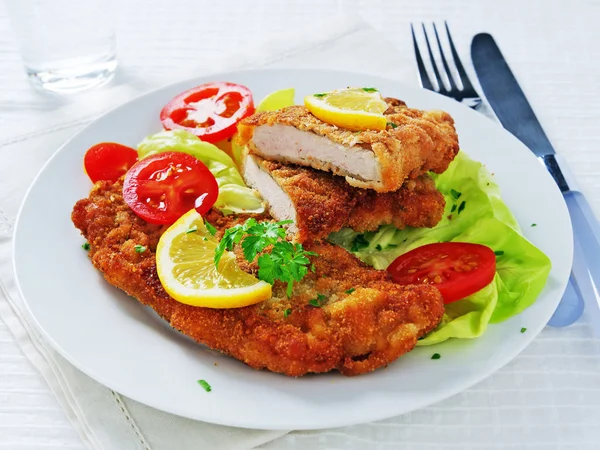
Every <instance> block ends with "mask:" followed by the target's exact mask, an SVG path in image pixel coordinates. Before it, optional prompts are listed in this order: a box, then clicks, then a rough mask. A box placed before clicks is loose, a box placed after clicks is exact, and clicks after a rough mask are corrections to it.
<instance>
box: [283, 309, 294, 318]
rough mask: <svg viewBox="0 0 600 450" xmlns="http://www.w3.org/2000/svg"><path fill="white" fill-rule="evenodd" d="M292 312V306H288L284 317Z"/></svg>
mask: <svg viewBox="0 0 600 450" xmlns="http://www.w3.org/2000/svg"><path fill="white" fill-rule="evenodd" d="M291 313H292V308H288V309H286V310H285V311H283V317H287V316H289V315H290V314H291Z"/></svg>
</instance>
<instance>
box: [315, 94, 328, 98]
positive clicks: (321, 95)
mask: <svg viewBox="0 0 600 450" xmlns="http://www.w3.org/2000/svg"><path fill="white" fill-rule="evenodd" d="M326 95H327V94H313V97H317V98H321V97H325V96H326Z"/></svg>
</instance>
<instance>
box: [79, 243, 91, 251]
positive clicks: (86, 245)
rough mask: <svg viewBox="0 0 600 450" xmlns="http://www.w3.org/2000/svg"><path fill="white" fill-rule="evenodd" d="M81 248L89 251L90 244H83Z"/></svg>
mask: <svg viewBox="0 0 600 450" xmlns="http://www.w3.org/2000/svg"><path fill="white" fill-rule="evenodd" d="M81 248H82V249H84V250H85V251H88V250H89V249H90V243H89V242H86V243H85V244H82V245H81Z"/></svg>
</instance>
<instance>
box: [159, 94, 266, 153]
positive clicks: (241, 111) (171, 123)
mask: <svg viewBox="0 0 600 450" xmlns="http://www.w3.org/2000/svg"><path fill="white" fill-rule="evenodd" d="M211 93H212V95H208V94H211ZM204 95H208V96H207V97H205V96H204ZM228 95H229V96H231V97H230V99H231V100H232V101H233V103H234V107H235V104H236V103H238V101H239V105H238V107H237V108H235V110H234V111H233V113H232V114H231V115H229V113H228V114H227V115H226V116H223V115H219V114H218V112H217V111H216V109H217V108H219V107H220V106H222V105H225V108H226V109H225V110H224V112H228V111H230V109H229V106H230V105H228V104H227V102H226V100H227V96H228ZM211 99H214V101H215V105H214V106H215V111H213V112H212V113H211V114H208V115H207V121H209V122H210V121H212V123H208V124H206V125H203V126H198V125H199V124H198V123H197V122H195V123H194V126H189V125H185V124H183V123H182V122H185V121H187V120H188V116H187V112H188V111H195V110H197V109H195V107H194V103H196V102H194V101H192V100H198V102H201V101H208V102H210V101H211ZM219 100H223V102H221V103H218V102H219ZM190 105H192V106H190ZM254 111H255V108H254V100H253V98H252V92H250V89H248V88H247V87H245V86H242V85H239V84H235V83H228V82H215V83H205V84H201V85H200V86H196V87H195V88H192V89H189V90H187V91H185V92H182V93H181V94H179V95H177V96H175V97H174V98H173V99H172V100H171V101H170V102H169V103H167V104H166V105H165V107H164V108H163V109H162V110H161V112H160V120H161V122H162V124H163V127H164V128H165V129H166V130H176V129H180V130H186V131H189V132H191V133H193V134H195V135H196V136H198V137H199V138H200V139H202V140H203V141H206V142H210V143H212V144H214V143H216V142H219V141H222V140H224V139H228V138H230V137H231V136H233V135H234V134H235V132H236V131H237V124H238V122H239V121H240V120H242V119H244V118H245V117H248V116H250V115H252V114H254ZM204 112H205V111H204ZM191 120H192V121H193V119H191Z"/></svg>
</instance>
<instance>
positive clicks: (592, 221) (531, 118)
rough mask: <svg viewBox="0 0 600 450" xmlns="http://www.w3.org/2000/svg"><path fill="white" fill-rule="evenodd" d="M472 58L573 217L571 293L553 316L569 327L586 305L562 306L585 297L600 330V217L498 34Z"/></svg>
mask: <svg viewBox="0 0 600 450" xmlns="http://www.w3.org/2000/svg"><path fill="white" fill-rule="evenodd" d="M471 58H472V60H473V65H474V67H475V72H476V73H477V77H478V78H479V82H480V84H481V87H482V89H483V92H484V94H485V96H486V98H487V100H488V102H489V103H490V105H491V106H492V109H493V110H494V112H495V113H496V116H497V117H498V120H500V123H502V126H504V128H506V129H507V130H508V131H510V132H511V133H512V134H513V135H514V136H516V137H517V138H518V139H519V140H520V141H521V142H523V143H524V144H525V145H526V146H527V147H528V148H529V149H530V150H531V151H532V152H533V153H534V154H535V155H536V156H537V157H538V159H539V160H540V162H541V163H542V164H543V165H544V166H545V167H546V169H547V170H548V172H549V173H550V175H551V176H552V178H553V179H554V180H555V181H556V184H557V185H558V187H559V189H560V190H561V192H562V194H563V196H564V199H565V202H566V204H567V207H568V209H569V213H570V215H571V223H572V225H573V233H574V239H575V242H574V244H575V245H574V263H573V270H572V277H571V278H572V280H571V281H574V282H573V283H572V285H570V286H569V288H568V290H567V296H566V297H565V298H563V301H562V302H561V305H559V308H558V309H557V313H555V317H553V320H554V322H555V325H566V324H567V323H568V322H569V321H571V322H572V321H574V320H576V319H577V318H579V315H581V312H580V311H581V310H582V308H579V307H578V306H577V305H574V304H570V305H563V303H565V299H566V300H574V299H576V298H583V301H584V302H585V309H586V311H587V313H588V314H589V315H590V318H591V320H592V323H593V324H594V331H595V332H596V333H600V295H599V294H598V289H600V226H599V225H598V221H597V220H596V218H595V217H594V214H593V212H592V209H591V208H590V205H589V203H588V202H587V200H586V198H585V197H584V196H583V194H582V193H581V192H579V191H577V189H576V187H575V186H574V185H572V184H573V183H572V182H571V181H570V179H569V181H567V177H565V173H568V172H567V171H566V169H567V168H566V165H565V164H564V162H562V161H561V160H560V158H559V157H558V156H557V155H556V152H555V151H554V148H553V147H552V144H551V143H550V141H549V140H548V137H547V136H546V133H544V130H543V129H542V126H541V125H540V123H539V121H538V120H537V118H536V116H535V113H534V112H533V110H532V109H531V106H530V105H529V102H528V101H527V98H526V97H525V94H524V93H523V91H522V90H521V88H520V86H519V84H518V83H517V80H516V79H515V76H514V75H513V73H512V72H511V70H510V68H509V66H508V64H507V62H506V60H505V59H504V57H503V56H502V53H501V52H500V49H499V48H498V46H497V44H496V42H495V41H494V38H493V37H492V36H491V35H489V34H487V33H481V34H477V35H476V36H475V37H474V38H473V41H472V43H471ZM569 289H570V290H576V291H577V292H571V295H569V292H568V291H569ZM574 294H575V295H574ZM576 294H580V295H576ZM574 314H575V316H574ZM561 322H562V323H561Z"/></svg>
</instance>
